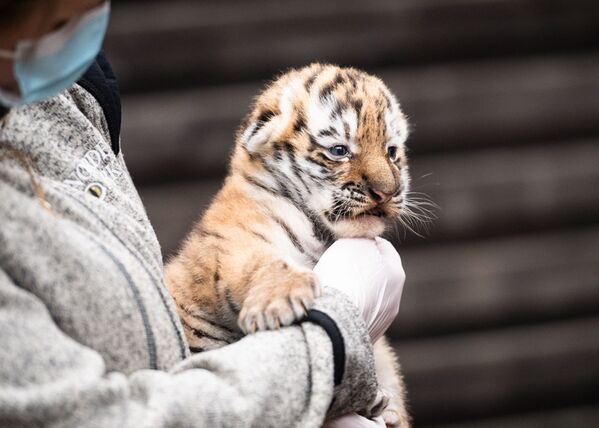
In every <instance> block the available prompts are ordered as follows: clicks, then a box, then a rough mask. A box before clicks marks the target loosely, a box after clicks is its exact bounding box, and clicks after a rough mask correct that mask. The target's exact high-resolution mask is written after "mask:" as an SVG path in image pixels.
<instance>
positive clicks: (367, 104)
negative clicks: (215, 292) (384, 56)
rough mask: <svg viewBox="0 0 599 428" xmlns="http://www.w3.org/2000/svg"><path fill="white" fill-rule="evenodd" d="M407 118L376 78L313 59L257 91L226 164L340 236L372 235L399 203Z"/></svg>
mask: <svg viewBox="0 0 599 428" xmlns="http://www.w3.org/2000/svg"><path fill="white" fill-rule="evenodd" d="M407 136H408V125H407V121H406V118H405V116H404V114H403V113H402V111H401V109H400V107H399V104H398V102H397V100H396V98H395V97H394V96H393V94H391V92H390V91H389V89H388V88H387V87H386V86H385V84H384V83H383V82H382V81H381V80H380V79H378V78H376V77H374V76H371V75H369V74H366V73H365V72H362V71H358V70H356V69H353V68H340V67H336V66H332V65H321V64H312V65H310V66H307V67H305V68H302V69H299V70H291V71H289V72H287V73H286V74H284V75H282V76H281V77H279V78H278V79H277V80H275V81H274V82H273V83H272V84H271V85H269V86H268V87H267V88H266V90H265V91H264V92H263V93H262V94H260V95H259V96H258V97H257V98H256V100H255V102H254V105H253V109H252V111H251V113H250V114H249V116H248V117H247V118H246V120H245V122H244V125H243V126H242V128H241V129H240V131H239V133H238V136H237V147H236V150H235V154H234V157H233V171H234V172H239V173H241V174H242V175H243V176H244V177H245V178H246V179H247V180H249V181H250V182H252V183H253V184H254V185H256V186H259V187H261V188H262V189H266V190H267V191H272V192H274V193H278V194H280V195H281V196H282V197H285V198H287V199H290V200H291V201H292V202H293V203H294V204H295V205H296V206H298V207H301V209H305V210H309V211H310V213H311V215H312V216H314V215H316V216H317V217H318V218H319V220H320V221H321V222H322V223H324V224H325V225H326V226H328V228H329V229H330V230H331V231H332V232H333V233H334V234H335V236H336V237H337V238H341V237H374V236H378V235H380V234H382V233H383V232H384V230H385V227H386V225H387V224H389V223H391V222H392V220H394V219H396V218H398V217H399V216H400V215H401V213H402V209H403V208H404V204H405V198H406V195H407V192H408V189H409V184H410V177H409V174H408V166H407V160H406V154H405V149H404V142H405V140H406V138H407Z"/></svg>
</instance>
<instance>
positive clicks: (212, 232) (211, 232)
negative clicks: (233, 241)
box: [198, 226, 225, 240]
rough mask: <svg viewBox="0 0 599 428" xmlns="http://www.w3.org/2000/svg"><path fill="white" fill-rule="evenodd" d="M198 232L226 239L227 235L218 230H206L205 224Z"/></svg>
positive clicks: (202, 234)
mask: <svg viewBox="0 0 599 428" xmlns="http://www.w3.org/2000/svg"><path fill="white" fill-rule="evenodd" d="M198 233H199V234H200V236H202V237H207V238H208V237H209V238H216V239H223V240H224V239H225V237H224V236H223V235H221V234H220V233H218V232H214V231H212V230H206V229H204V227H203V226H200V229H199V231H198Z"/></svg>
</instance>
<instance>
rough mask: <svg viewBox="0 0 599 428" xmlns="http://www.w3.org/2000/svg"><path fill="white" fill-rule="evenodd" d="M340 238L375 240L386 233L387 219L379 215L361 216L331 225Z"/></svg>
mask: <svg viewBox="0 0 599 428" xmlns="http://www.w3.org/2000/svg"><path fill="white" fill-rule="evenodd" d="M331 227H332V229H333V232H334V233H335V235H336V236H337V237H338V238H370V239H372V238H375V237H377V236H380V235H382V234H383V232H385V229H386V222H385V219H384V218H383V217H381V216H377V215H369V214H360V215H357V216H355V217H351V218H346V219H342V220H338V221H336V222H334V223H332V224H331Z"/></svg>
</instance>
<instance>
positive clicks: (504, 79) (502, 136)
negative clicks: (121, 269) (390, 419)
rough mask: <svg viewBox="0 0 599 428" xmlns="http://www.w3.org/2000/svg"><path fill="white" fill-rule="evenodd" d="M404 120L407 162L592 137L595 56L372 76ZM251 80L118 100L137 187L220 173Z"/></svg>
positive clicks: (598, 87)
mask: <svg viewBox="0 0 599 428" xmlns="http://www.w3.org/2000/svg"><path fill="white" fill-rule="evenodd" d="M380 74H381V75H382V76H383V77H384V79H385V80H386V81H387V82H388V83H389V85H390V87H391V88H392V89H393V90H394V91H395V92H396V93H398V94H399V98H400V100H401V101H402V104H403V106H404V110H405V111H406V112H407V113H408V115H409V116H410V117H411V122H412V123H413V133H412V136H411V137H410V139H409V141H408V145H409V147H410V148H411V149H412V153H413V154H414V156H418V155H420V154H425V153H435V152H439V151H448V150H456V149H462V150H471V149H473V148H483V147H498V146H499V147H516V146H518V145H522V144H531V143H535V142H536V143H539V142H543V143H544V142H546V141H552V140H563V139H571V138H578V137H580V136H584V135H597V134H599V109H597V99H599V81H598V80H597V78H596V76H597V75H599V53H597V54H594V53H593V54H584V55H579V56H567V57H552V58H544V59H528V60H522V61H512V60H509V61H503V62H495V63H491V64H483V63H469V64H466V65H463V64H460V65H445V66H437V67H418V68H413V69H411V70H383V72H382V73H380ZM260 86H261V85H260V84H259V83H253V84H244V85H232V86H226V87H217V88H210V89H200V90H190V91H181V92H173V93H161V94H152V95H135V96H133V95H132V96H128V97H125V98H124V100H123V105H124V123H123V149H124V151H125V153H126V154H127V161H128V163H129V167H130V169H131V171H132V173H133V175H134V176H135V178H136V180H137V181H138V183H151V182H163V181H166V180H184V179H197V178H201V177H206V176H214V175H220V174H222V173H223V171H224V169H225V165H226V159H227V154H228V153H229V151H230V150H231V147H232V145H233V136H234V132H235V129H236V128H237V126H238V124H239V123H240V122H241V119H242V117H243V116H244V115H245V113H246V111H247V109H248V105H249V103H250V100H251V98H252V96H253V95H255V94H256V93H258V91H259V88H260Z"/></svg>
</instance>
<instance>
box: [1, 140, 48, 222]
mask: <svg viewBox="0 0 599 428" xmlns="http://www.w3.org/2000/svg"><path fill="white" fill-rule="evenodd" d="M0 148H2V149H4V150H5V151H6V154H0V161H2V160H4V159H16V160H17V161H18V162H19V163H20V164H21V166H22V167H23V168H24V169H25V171H26V172H27V174H28V175H29V180H30V181H31V187H32V188H33V192H34V193H35V196H36V198H37V200H38V202H39V204H40V205H41V207H42V208H43V209H44V210H46V211H47V212H49V213H50V214H52V215H54V214H55V212H54V210H53V209H52V205H50V203H49V202H48V200H47V199H46V194H45V193H44V188H43V187H42V185H41V183H40V182H39V180H38V178H37V175H36V173H35V171H34V170H33V167H32V166H31V162H30V161H29V159H28V157H27V156H26V155H24V154H23V153H22V152H21V151H20V150H17V149H14V148H12V147H9V146H7V145H6V144H5V143H4V142H2V141H0Z"/></svg>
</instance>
